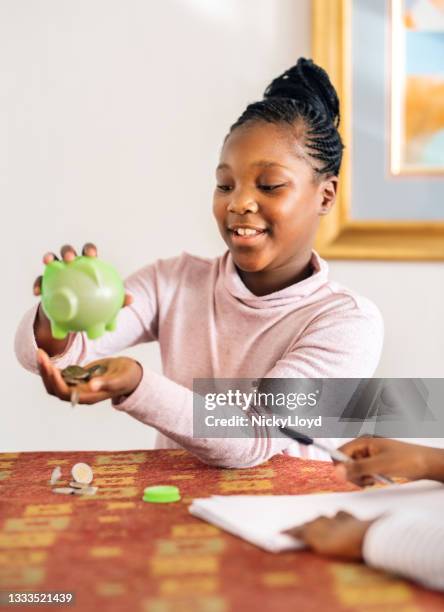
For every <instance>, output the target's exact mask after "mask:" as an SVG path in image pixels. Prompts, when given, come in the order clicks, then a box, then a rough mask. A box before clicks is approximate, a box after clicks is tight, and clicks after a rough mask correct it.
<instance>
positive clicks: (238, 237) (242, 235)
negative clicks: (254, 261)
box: [228, 227, 267, 246]
mask: <svg viewBox="0 0 444 612" xmlns="http://www.w3.org/2000/svg"><path fill="white" fill-rule="evenodd" d="M228 231H229V233H230V238H231V242H232V243H233V244H236V245H239V246H242V245H253V244H256V243H258V242H260V241H261V240H263V239H264V237H265V235H266V234H267V230H259V229H252V228H246V227H245V228H244V227H238V228H236V229H230V230H228Z"/></svg>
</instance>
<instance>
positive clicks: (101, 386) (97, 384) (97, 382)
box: [88, 375, 122, 393]
mask: <svg viewBox="0 0 444 612" xmlns="http://www.w3.org/2000/svg"><path fill="white" fill-rule="evenodd" d="M88 384H89V388H90V389H91V391H108V392H111V393H115V392H116V391H119V390H120V389H121V388H122V379H121V376H118V375H112V376H97V378H92V379H91V380H90V381H89V383H88Z"/></svg>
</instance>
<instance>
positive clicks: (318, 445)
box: [279, 427, 394, 484]
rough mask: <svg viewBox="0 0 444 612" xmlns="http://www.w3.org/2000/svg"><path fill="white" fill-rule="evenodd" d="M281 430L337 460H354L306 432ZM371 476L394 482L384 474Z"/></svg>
mask: <svg viewBox="0 0 444 612" xmlns="http://www.w3.org/2000/svg"><path fill="white" fill-rule="evenodd" d="M279 431H281V432H282V433H283V434H284V435H286V436H287V437H288V438H291V439H292V440H296V442H300V443H301V444H305V445H306V446H309V445H310V444H312V445H313V446H316V448H319V449H320V450H323V451H325V452H327V453H328V454H329V455H330V457H331V458H332V459H334V460H335V461H340V462H341V463H346V462H348V461H353V459H352V458H351V457H349V456H348V455H346V454H345V453H343V452H342V451H340V450H338V449H336V448H329V447H328V446H326V445H325V444H322V442H317V441H316V440H313V438H310V436H306V435H305V434H303V433H300V432H299V431H295V430H294V429H289V428H288V427H279ZM371 476H372V478H374V479H375V480H376V481H377V482H380V483H381V484H394V483H393V480H392V479H391V478H388V477H387V476H382V474H372V475H371Z"/></svg>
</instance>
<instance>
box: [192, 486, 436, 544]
mask: <svg viewBox="0 0 444 612" xmlns="http://www.w3.org/2000/svg"><path fill="white" fill-rule="evenodd" d="M415 507H419V508H420V509H432V508H436V507H441V508H443V509H444V485H443V484H440V483H437V482H432V481H429V480H420V481H418V482H412V483H407V484H402V485H397V484H395V485H390V486H387V487H381V488H371V489H366V490H362V491H352V492H348V493H314V494H311V495H230V496H220V495H214V496H212V497H209V498H205V499H195V500H194V501H193V503H192V505H191V507H190V512H191V514H193V515H194V516H197V517H199V518H201V519H203V520H205V521H207V522H209V523H212V524H214V525H216V526H218V527H220V528H221V529H224V530H225V531H229V532H230V533H232V534H233V535H236V536H239V537H240V538H243V539H244V540H247V541H248V542H251V543H252V544H255V545H256V546H259V547H260V548H263V549H265V550H267V551H270V552H281V551H284V550H294V549H298V548H301V547H302V544H301V543H300V542H298V541H296V540H295V539H294V538H291V537H290V536H287V535H284V534H282V533H280V532H281V531H282V530H283V529H288V528H290V527H293V526H295V525H300V524H302V523H305V522H306V521H311V520H313V519H315V518H316V517H318V516H320V515H325V516H333V515H334V514H336V512H338V511H339V510H345V511H346V512H350V513H351V514H353V515H355V516H356V517H357V518H359V519H372V518H376V517H378V516H380V515H382V514H384V513H387V512H392V511H395V510H396V511H397V510H402V509H404V510H407V509H412V508H415Z"/></svg>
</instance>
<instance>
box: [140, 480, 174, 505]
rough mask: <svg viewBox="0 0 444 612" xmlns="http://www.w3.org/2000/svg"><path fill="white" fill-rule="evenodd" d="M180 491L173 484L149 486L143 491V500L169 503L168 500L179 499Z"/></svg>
mask: <svg viewBox="0 0 444 612" xmlns="http://www.w3.org/2000/svg"><path fill="white" fill-rule="evenodd" d="M179 499H180V491H179V489H178V488H177V487H174V486H172V485H158V486H156V487H147V488H146V489H145V490H144V492H143V501H146V502H151V503H152V504H167V503H168V502H175V501H179Z"/></svg>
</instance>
